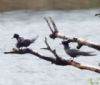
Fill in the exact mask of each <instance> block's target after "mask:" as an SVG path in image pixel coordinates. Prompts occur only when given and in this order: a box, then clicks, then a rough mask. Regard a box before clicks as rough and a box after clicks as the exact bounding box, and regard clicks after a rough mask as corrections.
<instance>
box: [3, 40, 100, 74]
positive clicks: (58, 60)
mask: <svg viewBox="0 0 100 85" xmlns="http://www.w3.org/2000/svg"><path fill="white" fill-rule="evenodd" d="M45 44H46V46H47V48H42V49H44V50H48V51H50V52H51V53H52V54H53V55H54V57H55V58H53V57H48V56H45V55H42V54H40V53H38V52H36V51H34V50H32V49H29V48H26V49H21V50H18V49H13V50H12V51H10V52H4V53H5V54H27V53H29V54H32V55H35V56H37V57H38V58H41V59H44V60H46V61H48V62H51V63H52V64H56V65H60V66H68V65H70V66H74V67H76V68H78V69H81V70H89V71H93V72H96V73H100V67H96V66H90V65H84V64H81V63H79V62H76V61H74V60H73V61H72V60H66V59H63V58H61V57H60V56H59V55H58V54H57V53H56V50H53V49H51V47H50V45H49V44H48V43H47V39H45Z"/></svg>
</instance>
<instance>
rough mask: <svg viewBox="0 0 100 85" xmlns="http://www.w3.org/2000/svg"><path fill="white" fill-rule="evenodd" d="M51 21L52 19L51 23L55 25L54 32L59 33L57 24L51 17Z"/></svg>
mask: <svg viewBox="0 0 100 85" xmlns="http://www.w3.org/2000/svg"><path fill="white" fill-rule="evenodd" d="M49 19H50V21H51V23H52V25H53V27H54V30H55V31H54V32H56V33H57V32H58V29H57V26H56V24H55V22H54V21H53V19H52V18H51V17H49Z"/></svg>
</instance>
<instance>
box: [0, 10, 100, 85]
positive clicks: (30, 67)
mask: <svg viewBox="0 0 100 85" xmlns="http://www.w3.org/2000/svg"><path fill="white" fill-rule="evenodd" d="M96 12H97V10H82V11H79V10H76V11H32V10H28V11H26V10H21V11H14V12H5V13H0V37H1V38H0V85H64V84H66V85H88V82H87V81H88V79H90V78H93V79H95V78H98V77H99V76H100V75H99V74H97V73H94V72H91V71H86V70H79V69H77V68H75V67H71V66H63V67H62V66H57V65H54V64H51V63H49V62H47V61H44V60H42V59H39V58H37V57H36V56H33V55H30V54H25V55H17V54H13V55H10V54H9V55H5V54H3V52H5V51H10V50H11V49H12V48H13V47H15V43H16V40H15V39H11V38H12V36H13V34H14V33H19V34H20V35H21V36H24V37H25V38H33V37H35V36H36V35H39V38H38V40H37V41H36V43H34V44H32V45H31V46H30V48H32V49H34V50H36V51H38V52H40V53H41V54H44V55H48V56H52V54H51V53H49V52H48V51H43V50H40V48H42V47H45V44H44V38H45V37H48V35H49V34H50V30H49V29H48V26H47V23H46V22H45V21H44V19H43V18H44V17H48V16H51V17H52V18H53V19H54V21H55V22H56V25H57V27H58V28H59V30H60V31H61V32H63V33H64V34H65V35H66V36H73V37H74V36H75V37H81V38H84V39H86V40H90V41H94V42H97V43H100V36H99V35H100V18H99V17H95V16H94V14H95V13H96ZM48 42H49V43H50V45H51V47H52V48H55V49H56V50H57V53H58V54H59V55H60V56H62V57H63V58H66V59H68V58H70V57H69V56H68V55H66V54H65V52H64V50H63V47H62V45H60V44H59V43H60V42H61V40H60V39H56V40H52V39H50V38H49V37H48ZM72 46H73V45H72ZM82 50H87V51H94V52H95V53H97V56H92V57H78V58H76V59H75V60H76V61H78V62H81V63H85V64H90V65H95V66H97V65H98V63H99V62H100V52H98V51H96V50H94V49H91V48H88V47H83V48H82ZM52 57H53V56H52Z"/></svg>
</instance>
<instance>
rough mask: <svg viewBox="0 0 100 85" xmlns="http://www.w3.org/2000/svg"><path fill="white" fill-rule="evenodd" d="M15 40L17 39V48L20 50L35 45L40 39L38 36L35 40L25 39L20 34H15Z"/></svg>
mask: <svg viewBox="0 0 100 85" xmlns="http://www.w3.org/2000/svg"><path fill="white" fill-rule="evenodd" d="M13 38H16V40H17V43H16V47H17V48H18V49H20V48H22V47H28V46H29V45H30V44H32V43H34V42H35V41H36V39H37V38H38V36H36V37H35V38H33V39H24V38H23V37H20V36H19V34H14V35H13Z"/></svg>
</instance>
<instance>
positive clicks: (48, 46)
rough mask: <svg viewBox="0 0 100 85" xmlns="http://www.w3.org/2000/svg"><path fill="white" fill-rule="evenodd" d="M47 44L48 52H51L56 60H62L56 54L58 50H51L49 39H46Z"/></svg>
mask: <svg viewBox="0 0 100 85" xmlns="http://www.w3.org/2000/svg"><path fill="white" fill-rule="evenodd" d="M45 44H46V46H47V50H48V51H50V52H51V53H52V54H53V55H54V56H55V57H56V58H60V57H59V56H58V54H57V53H56V50H52V49H51V47H50V45H49V44H48V42H47V38H45Z"/></svg>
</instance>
